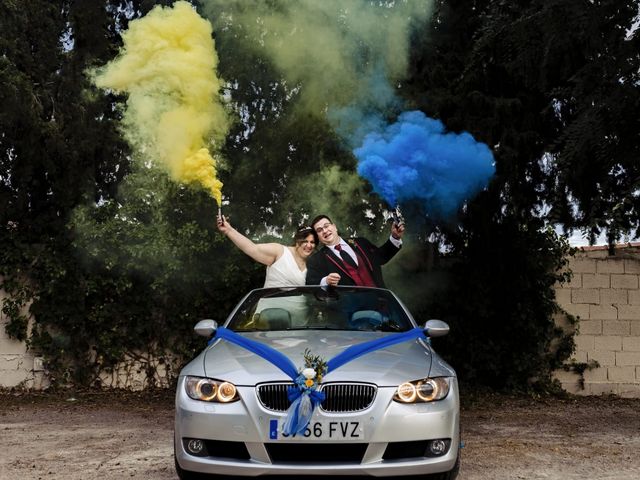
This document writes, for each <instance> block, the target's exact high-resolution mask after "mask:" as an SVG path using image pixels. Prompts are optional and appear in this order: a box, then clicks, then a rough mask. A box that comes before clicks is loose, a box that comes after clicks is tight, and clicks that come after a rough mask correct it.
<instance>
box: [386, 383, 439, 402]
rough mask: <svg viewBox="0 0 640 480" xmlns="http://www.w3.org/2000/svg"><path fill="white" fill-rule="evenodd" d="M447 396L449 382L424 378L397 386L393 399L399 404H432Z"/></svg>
mask: <svg viewBox="0 0 640 480" xmlns="http://www.w3.org/2000/svg"><path fill="white" fill-rule="evenodd" d="M448 394H449V382H448V381H447V379H446V378H445V377H436V378H424V379H422V380H414V381H413V382H405V383H403V384H401V385H399V386H398V389H397V390H396V393H395V395H394V396H393V399H394V400H395V401H396V402H400V403H420V402H434V401H436V400H442V399H443V398H445V397H446V396H447V395H448Z"/></svg>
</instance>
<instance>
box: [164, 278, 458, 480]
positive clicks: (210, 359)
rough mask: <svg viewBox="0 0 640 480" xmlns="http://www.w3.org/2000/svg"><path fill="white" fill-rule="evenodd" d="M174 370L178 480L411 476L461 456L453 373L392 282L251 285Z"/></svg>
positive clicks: (449, 478) (429, 325) (439, 327)
mask: <svg viewBox="0 0 640 480" xmlns="http://www.w3.org/2000/svg"><path fill="white" fill-rule="evenodd" d="M195 330H196V332H197V333H198V334H199V335H202V336H205V337H207V338H209V343H208V346H207V347H206V348H205V349H204V350H203V351H202V352H201V353H200V354H199V355H198V356H197V357H196V358H195V359H194V360H192V361H191V362H190V363H189V364H188V365H187V366H186V367H184V369H183V370H182V371H181V373H180V377H179V380H178V385H177V391H176V413H175V436H174V446H175V463H176V470H177V473H178V476H179V477H180V478H181V479H183V480H186V479H195V478H203V474H206V475H207V476H208V475H220V476H225V477H227V476H236V475H237V476H251V477H255V476H262V475H277V476H284V475H330V476H341V475H362V476H373V477H396V476H410V475H418V476H422V477H426V478H434V479H439V480H453V479H455V478H456V476H457V474H458V468H459V464H460V457H459V447H460V428H459V422H460V414H459V412H460V404H459V397H458V382H457V378H456V373H455V372H454V370H453V369H452V368H451V367H450V366H449V365H448V364H447V363H446V362H444V361H443V360H442V359H441V358H440V357H439V356H438V355H437V354H436V352H435V351H434V350H433V348H432V346H431V338H433V337H438V336H442V335H445V334H446V333H447V332H448V331H449V327H448V325H447V324H446V323H444V322H442V321H440V320H429V321H427V322H426V323H425V324H423V325H422V326H418V324H417V323H416V321H415V320H414V319H413V318H412V316H411V314H410V313H409V311H408V310H407V308H406V307H405V306H404V305H403V304H402V302H401V301H400V300H399V299H398V298H397V297H396V296H395V295H394V294H393V293H392V292H391V291H389V290H384V289H377V288H364V287H337V288H330V289H326V288H322V287H295V288H268V289H258V290H254V291H252V292H250V293H249V294H248V295H247V296H245V297H244V299H243V300H242V301H241V302H240V303H239V304H238V306H237V307H236V308H235V309H234V310H233V312H232V313H231V315H230V316H229V317H228V318H227V319H226V320H225V321H224V323H221V324H220V325H218V324H217V323H216V322H215V321H214V320H201V321H200V322H199V323H198V324H197V325H196V327H195ZM204 478H206V477H204Z"/></svg>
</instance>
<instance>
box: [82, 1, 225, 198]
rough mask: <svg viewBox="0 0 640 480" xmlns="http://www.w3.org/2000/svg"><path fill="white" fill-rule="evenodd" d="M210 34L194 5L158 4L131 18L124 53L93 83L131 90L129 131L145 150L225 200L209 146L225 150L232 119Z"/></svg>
mask: <svg viewBox="0 0 640 480" xmlns="http://www.w3.org/2000/svg"><path fill="white" fill-rule="evenodd" d="M211 33H212V28H211V24H210V23H209V22H208V21H207V20H205V19H203V18H201V17H200V16H199V15H198V14H197V13H196V11H195V10H194V9H193V7H192V6H191V5H190V4H189V3H187V2H184V1H180V2H176V3H175V4H174V6H173V8H163V7H161V6H156V7H155V8H154V9H153V10H151V11H150V12H149V13H148V14H147V15H146V16H145V17H144V18H141V19H139V20H134V21H132V22H131V23H130V26H129V29H128V30H127V31H126V32H124V33H123V34H122V40H123V47H122V50H121V51H120V54H119V56H118V57H117V58H116V59H115V60H113V61H112V62H110V63H109V64H107V65H106V66H105V67H104V68H102V69H101V70H99V71H97V72H95V73H94V74H93V81H94V83H95V84H96V85H97V86H98V87H100V88H107V89H112V90H114V91H117V92H126V93H127V94H128V98H127V105H126V110H125V112H124V116H123V131H124V133H125V136H126V138H127V140H128V141H129V142H130V143H131V145H132V146H133V147H134V148H135V149H136V150H137V151H138V153H139V154H141V155H143V156H144V158H146V159H148V160H150V161H154V160H155V159H159V160H160V161H161V164H162V165H163V166H164V167H165V168H166V169H167V171H168V172H169V174H170V175H171V176H172V178H173V179H175V180H177V181H179V182H183V183H195V184H199V185H201V186H202V187H204V188H205V189H207V190H208V191H209V192H210V193H211V195H212V196H213V198H215V200H216V201H217V202H218V205H220V204H221V203H222V192H221V188H222V183H221V182H220V181H219V180H218V179H217V177H216V164H217V162H216V159H215V158H214V156H212V154H211V153H210V151H209V148H208V147H209V146H211V148H212V149H219V147H220V144H221V143H222V141H223V140H224V137H225V136H226V134H227V132H228V130H229V123H230V122H229V116H228V114H227V111H226V110H225V108H224V106H223V104H222V102H221V99H220V94H219V92H220V86H221V80H220V79H219V78H217V76H216V67H217V65H218V56H217V54H216V51H215V46H214V42H213V38H212V37H211ZM208 144H210V145H208ZM214 155H215V152H214Z"/></svg>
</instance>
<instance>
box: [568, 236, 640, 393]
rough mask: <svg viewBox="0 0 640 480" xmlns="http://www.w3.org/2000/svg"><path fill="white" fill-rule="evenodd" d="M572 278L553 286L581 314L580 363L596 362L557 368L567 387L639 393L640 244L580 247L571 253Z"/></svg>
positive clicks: (571, 310)
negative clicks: (576, 369) (579, 369)
mask: <svg viewBox="0 0 640 480" xmlns="http://www.w3.org/2000/svg"><path fill="white" fill-rule="evenodd" d="M569 268H570V269H571V270H572V271H573V279H572V280H571V282H570V283H568V284H565V285H562V286H559V287H558V288H557V289H556V298H557V300H558V303H559V304H560V306H562V307H563V308H564V309H565V310H566V311H567V312H568V313H570V314H572V315H574V316H576V317H577V318H578V319H579V323H578V329H579V330H578V335H577V336H576V338H575V341H576V351H575V354H574V355H573V359H574V360H575V361H576V362H578V363H587V362H590V361H592V360H595V361H597V362H598V363H599V365H600V366H599V367H598V368H595V369H593V370H588V371H586V372H585V373H584V389H582V388H581V386H580V383H579V376H578V375H577V374H574V373H571V372H564V371H562V372H556V377H557V378H558V379H559V380H560V382H561V383H562V385H563V387H564V388H565V390H567V391H569V392H571V393H576V394H579V395H599V394H602V393H613V394H616V395H620V396H624V397H640V244H628V245H621V246H618V247H617V248H616V250H615V254H614V255H612V256H610V255H609V254H608V252H607V249H606V247H584V248H582V249H581V250H580V251H579V252H578V253H577V254H576V256H575V257H574V258H573V259H571V261H570V264H569Z"/></svg>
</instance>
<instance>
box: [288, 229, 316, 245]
mask: <svg viewBox="0 0 640 480" xmlns="http://www.w3.org/2000/svg"><path fill="white" fill-rule="evenodd" d="M309 235H313V241H314V242H316V245H317V244H318V234H317V233H316V232H315V230H314V229H313V228H311V227H309V226H306V225H305V226H302V227H298V229H297V230H296V233H295V234H294V235H293V244H294V245H297V244H298V243H300V242H303V241H304V240H305V239H306V238H307V237H308V236H309Z"/></svg>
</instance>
